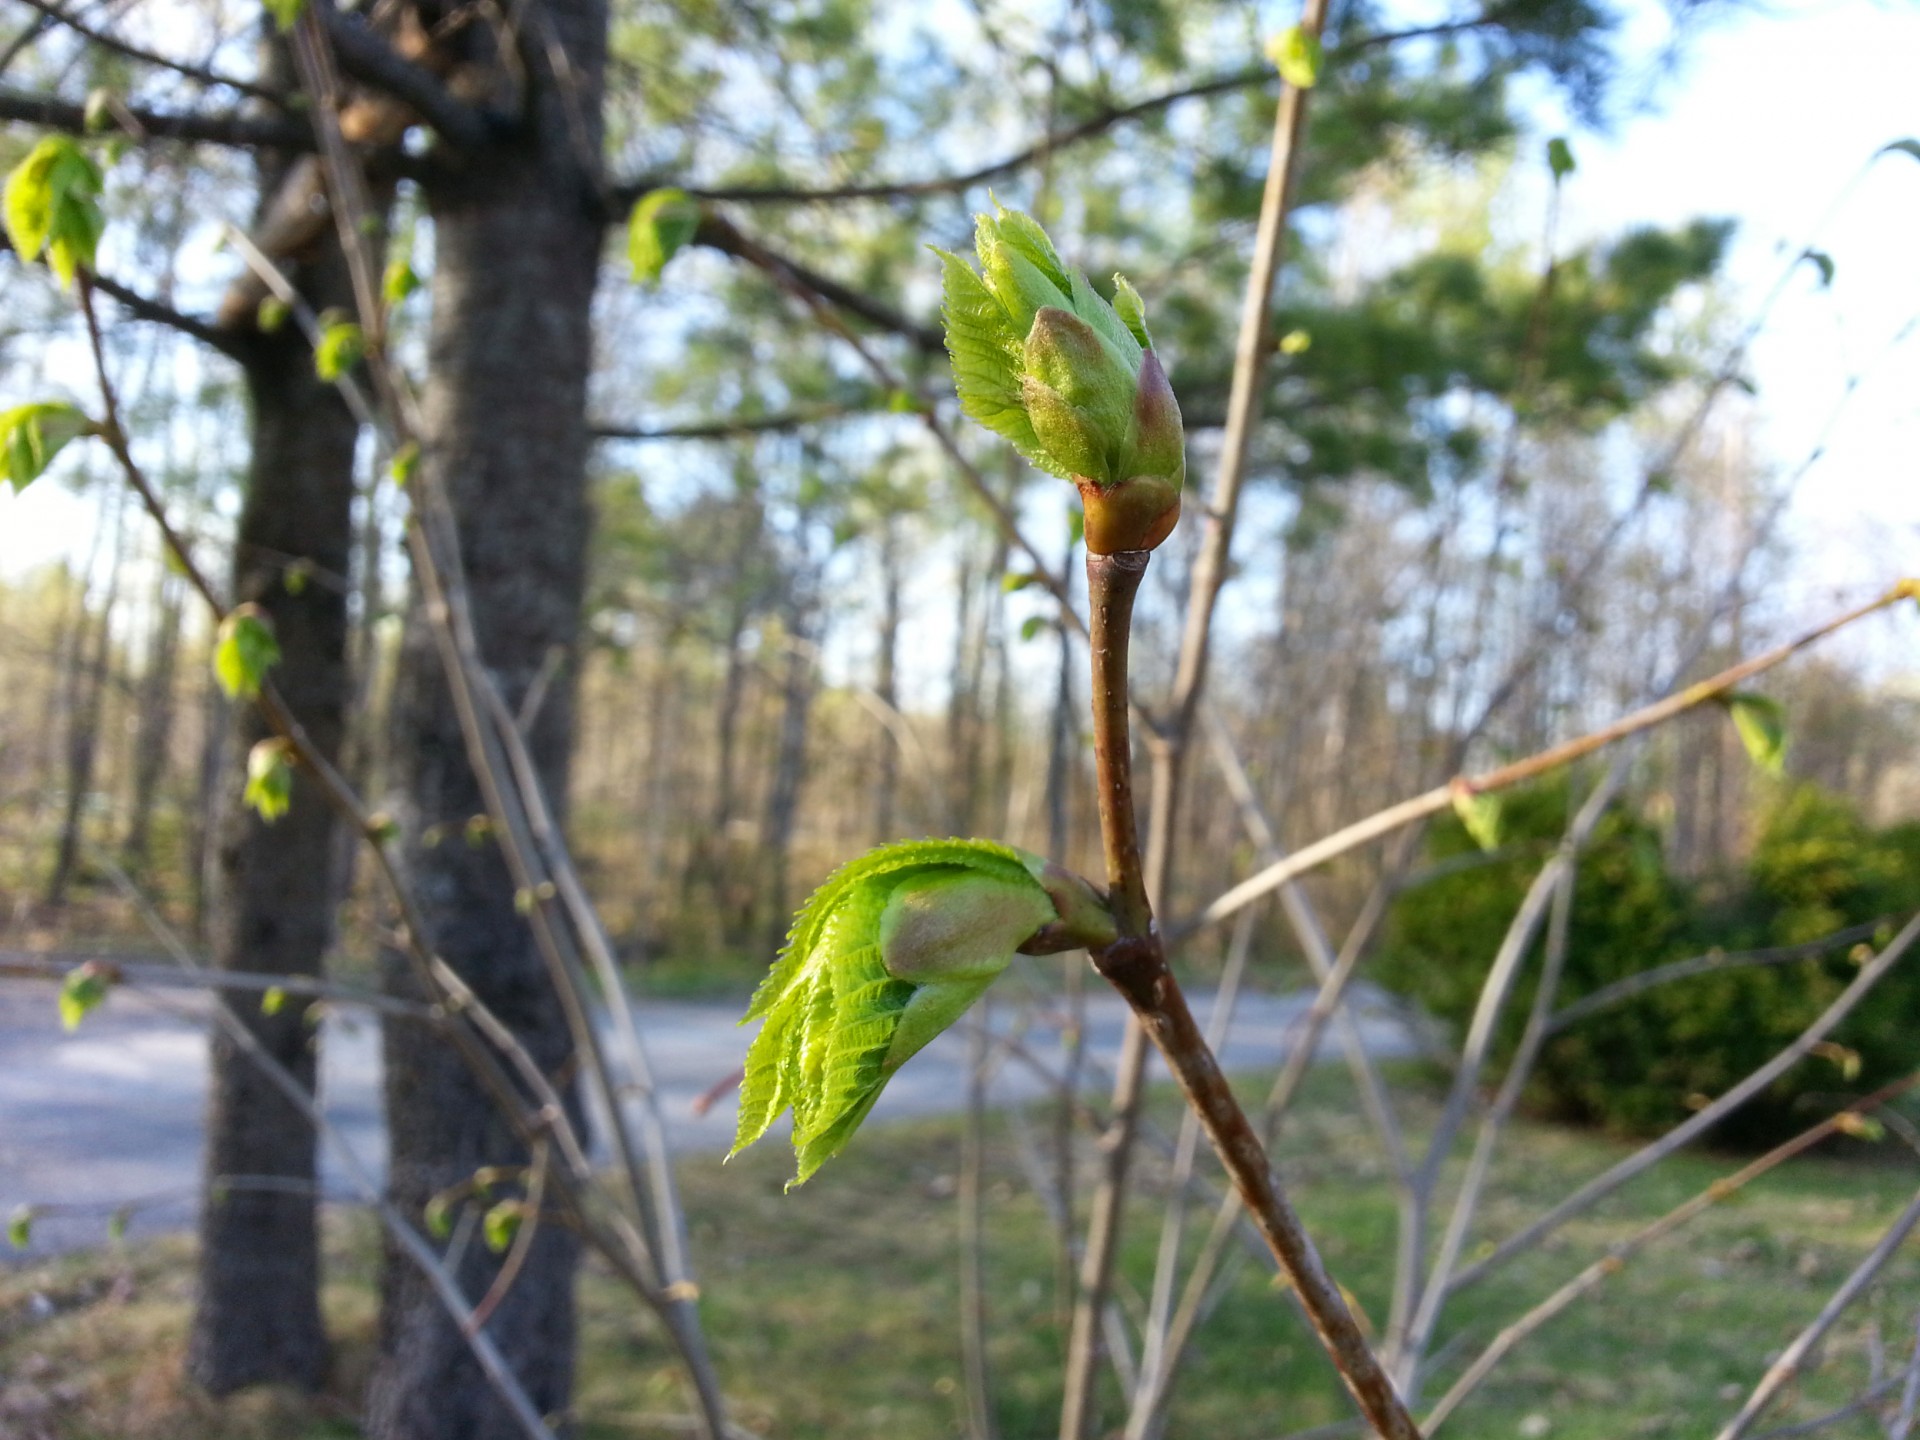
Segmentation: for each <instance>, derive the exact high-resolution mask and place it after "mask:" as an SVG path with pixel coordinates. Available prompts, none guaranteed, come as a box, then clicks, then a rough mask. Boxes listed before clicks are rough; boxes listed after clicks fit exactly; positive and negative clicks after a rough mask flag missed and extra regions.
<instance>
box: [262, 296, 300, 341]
mask: <svg viewBox="0 0 1920 1440" xmlns="http://www.w3.org/2000/svg"><path fill="white" fill-rule="evenodd" d="M291 313H292V312H291V311H290V310H288V309H287V302H286V301H284V300H282V299H281V298H280V297H279V296H278V295H269V296H267V297H266V298H265V299H263V300H262V301H261V302H260V304H259V307H258V308H257V309H256V310H255V311H254V312H253V323H254V324H255V325H257V326H258V327H259V328H260V333H261V334H262V335H272V334H275V333H277V332H278V331H279V329H280V327H281V326H282V325H284V324H286V323H287V316H288V315H290V314H291Z"/></svg>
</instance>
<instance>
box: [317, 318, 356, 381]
mask: <svg viewBox="0 0 1920 1440" xmlns="http://www.w3.org/2000/svg"><path fill="white" fill-rule="evenodd" d="M320 318H321V319H322V321H324V322H325V328H323V329H322V330H321V331H320V339H319V340H318V341H317V342H316V343H315V344H314V347H313V368H314V372H315V373H316V374H318V375H319V377H320V378H321V379H322V380H327V381H333V380H338V379H339V378H340V377H341V376H342V375H344V374H346V373H347V372H348V371H349V370H351V369H352V368H353V367H354V366H356V365H358V364H359V363H360V357H361V356H362V355H364V354H366V353H367V340H366V336H365V335H363V334H362V333H361V331H360V327H359V326H358V325H356V324H354V323H353V322H352V321H351V320H342V319H329V318H328V317H327V316H324V315H323V316H321V317H320Z"/></svg>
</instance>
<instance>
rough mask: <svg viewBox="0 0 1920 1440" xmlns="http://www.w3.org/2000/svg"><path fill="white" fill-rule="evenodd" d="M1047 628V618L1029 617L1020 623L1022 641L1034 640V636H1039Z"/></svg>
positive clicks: (1042, 616) (1039, 616)
mask: <svg viewBox="0 0 1920 1440" xmlns="http://www.w3.org/2000/svg"><path fill="white" fill-rule="evenodd" d="M1046 628H1047V617H1046V616H1044V615H1029V616H1028V617H1027V618H1026V619H1024V620H1022V621H1021V622H1020V638H1021V639H1022V640H1031V639H1033V637H1034V636H1036V635H1038V634H1039V633H1040V632H1041V631H1042V630H1044V629H1046Z"/></svg>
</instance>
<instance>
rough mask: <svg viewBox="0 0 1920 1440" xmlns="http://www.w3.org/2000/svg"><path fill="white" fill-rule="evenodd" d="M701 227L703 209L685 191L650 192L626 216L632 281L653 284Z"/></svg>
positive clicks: (628, 261) (628, 255)
mask: <svg viewBox="0 0 1920 1440" xmlns="http://www.w3.org/2000/svg"><path fill="white" fill-rule="evenodd" d="M699 228H700V207H699V205H698V204H696V203H695V202H694V200H693V198H692V197H691V196H689V195H688V194H687V192H686V191H684V190H672V189H668V190H649V191H648V192H647V193H646V194H645V195H642V196H641V197H640V198H639V199H638V200H637V201H635V202H634V206H633V213H632V214H631V215H629V216H628V217H627V263H628V264H629V265H631V266H632V267H633V278H634V279H635V280H637V281H639V282H640V283H642V284H647V285H650V284H653V283H654V282H655V281H657V280H659V278H660V276H661V274H662V273H663V272H664V271H665V270H666V268H667V262H668V261H669V260H671V259H673V257H674V256H675V255H676V254H678V253H679V252H680V249H681V247H682V246H684V245H685V244H686V243H687V242H688V241H689V240H691V239H693V236H694V232H695V231H696V230H698V229H699Z"/></svg>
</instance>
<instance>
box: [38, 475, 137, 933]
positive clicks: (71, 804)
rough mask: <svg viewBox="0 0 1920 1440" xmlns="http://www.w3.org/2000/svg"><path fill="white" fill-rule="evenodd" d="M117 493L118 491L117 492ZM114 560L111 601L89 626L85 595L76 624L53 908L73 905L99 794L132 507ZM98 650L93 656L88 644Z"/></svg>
mask: <svg viewBox="0 0 1920 1440" xmlns="http://www.w3.org/2000/svg"><path fill="white" fill-rule="evenodd" d="M116 493H117V492H116ZM112 523H113V556H112V568H111V569H110V570H109V571H108V578H107V593H106V597H105V598H104V599H103V600H102V601H101V603H100V613H99V615H98V616H96V617H94V618H93V620H92V622H91V626H89V622H88V617H87V604H86V596H85V593H84V592H82V596H81V603H80V616H79V619H78V620H77V621H75V630H74V647H73V655H74V665H73V670H72V671H71V673H70V675H69V677H68V680H69V684H70V686H71V689H70V691H69V696H70V698H69V701H68V704H67V707H66V709H67V785H66V807H65V809H64V810H63V811H62V814H61V818H60V839H59V841H58V843H57V844H56V845H55V846H54V858H53V873H52V874H51V875H49V876H48V877H47V904H48V906H49V907H51V908H54V909H58V908H59V907H60V906H62V905H64V904H66V903H67V887H68V886H69V885H70V884H71V883H72V882H73V875H74V871H75V870H76V869H77V868H78V867H79V864H80V839H81V833H80V832H81V831H82V829H83V828H85V824H86V808H87V801H88V799H89V798H90V797H91V796H92V794H93V770H94V761H95V759H96V758H97V757H98V756H99V753H100V712H101V709H102V707H103V706H104V704H105V702H106V696H107V669H108V667H109V665H110V664H111V663H112V660H113V611H114V606H115V605H116V603H117V602H118V599H119V595H120V561H121V557H122V556H123V555H124V554H125V553H126V508H125V505H124V503H123V502H122V501H119V500H116V501H115V503H114V506H113V521H112ZM89 641H91V643H92V647H93V648H92V651H91V653H89V652H88V649H87V646H88V642H89Z"/></svg>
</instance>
